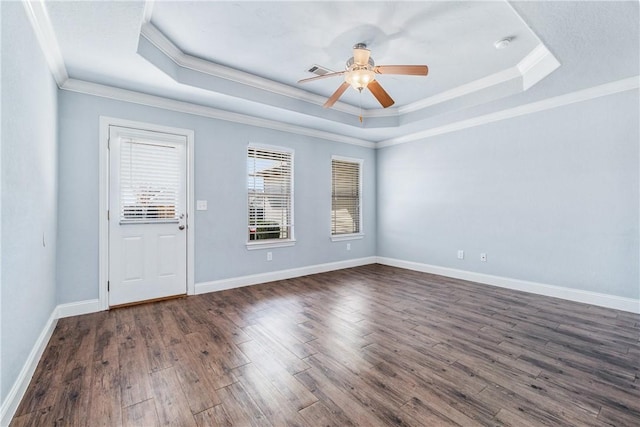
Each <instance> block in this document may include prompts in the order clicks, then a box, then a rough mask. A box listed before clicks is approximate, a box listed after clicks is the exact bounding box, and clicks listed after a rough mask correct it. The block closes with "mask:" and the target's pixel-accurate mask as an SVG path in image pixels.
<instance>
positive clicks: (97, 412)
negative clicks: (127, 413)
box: [88, 312, 122, 427]
mask: <svg viewBox="0 0 640 427" xmlns="http://www.w3.org/2000/svg"><path fill="white" fill-rule="evenodd" d="M104 314H105V316H104V317H103V318H102V319H101V321H99V322H98V323H97V324H96V343H95V348H94V353H93V355H94V357H93V365H92V367H91V369H92V371H91V395H90V400H89V401H90V402H91V404H90V405H89V416H88V419H90V420H96V421H95V425H96V426H104V427H108V426H113V425H118V424H120V422H121V420H122V412H121V397H120V393H121V390H120V361H119V356H118V352H119V350H118V341H117V339H116V336H115V331H116V316H115V314H114V313H113V312H104Z"/></svg>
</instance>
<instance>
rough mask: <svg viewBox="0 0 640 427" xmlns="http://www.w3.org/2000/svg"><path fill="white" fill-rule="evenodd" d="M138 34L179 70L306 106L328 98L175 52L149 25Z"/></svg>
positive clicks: (352, 110) (346, 109) (349, 109)
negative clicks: (270, 93)
mask: <svg viewBox="0 0 640 427" xmlns="http://www.w3.org/2000/svg"><path fill="white" fill-rule="evenodd" d="M140 34H141V35H142V36H143V37H144V38H145V39H147V40H148V41H149V42H150V43H151V44H152V45H154V46H155V47H157V48H158V49H160V51H162V52H163V53H164V54H165V55H167V57H168V58H169V59H171V60H172V61H173V62H174V63H175V64H176V65H178V66H179V67H183V68H187V69H190V70H193V71H197V72H200V73H204V74H208V75H211V76H215V77H220V78H222V79H226V80H230V81H234V82H238V83H241V84H244V85H247V86H251V87H254V88H256V89H262V90H266V91H269V92H272V93H276V94H278V95H283V96H287V97H289V98H293V99H297V100H300V101H305V102H309V103H311V104H316V105H323V104H324V103H325V102H326V100H327V98H326V97H324V96H320V95H316V94H314V93H310V92H307V91H306V90H302V89H298V88H295V87H292V86H289V85H286V84H283V83H278V82H275V81H273V80H269V79H266V78H264V77H259V76H256V75H254V74H250V73H246V72H244V71H240V70H236V69H235V68H230V67H225V66H224V65H220V64H216V63H215V62H212V61H207V60H205V59H201V58H196V57H195V56H191V55H187V54H185V53H184V52H182V50H180V48H178V47H177V46H176V45H175V44H174V43H173V42H172V41H171V40H169V39H168V38H167V37H166V36H165V35H164V34H163V33H162V32H161V31H160V30H159V29H158V28H157V27H155V26H154V25H153V24H152V23H146V24H145V25H143V26H142V29H141V32H140ZM332 108H333V109H334V110H337V111H341V112H343V113H347V114H352V115H355V116H359V115H360V109H359V108H356V107H353V106H351V105H348V104H345V103H343V102H337V103H336V104H334V106H333V107H332Z"/></svg>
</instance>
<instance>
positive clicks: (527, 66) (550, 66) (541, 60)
mask: <svg viewBox="0 0 640 427" xmlns="http://www.w3.org/2000/svg"><path fill="white" fill-rule="evenodd" d="M559 66H560V62H559V61H558V60H557V59H556V57H555V56H553V54H552V53H551V52H550V51H549V49H547V48H546V46H544V45H543V44H542V43H541V44H539V45H538V46H536V48H535V49H533V50H532V51H531V53H529V54H528V55H527V56H525V57H524V58H523V59H522V61H520V62H519V63H518V65H517V68H518V71H519V72H520V74H521V75H522V89H523V90H527V89H529V88H530V87H532V86H533V85H535V84H536V83H538V82H539V81H540V80H542V79H543V78H545V77H547V76H548V75H549V74H551V73H552V72H553V71H555V69H556V68H558V67H559Z"/></svg>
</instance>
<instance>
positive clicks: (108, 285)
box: [107, 280, 111, 292]
mask: <svg viewBox="0 0 640 427" xmlns="http://www.w3.org/2000/svg"><path fill="white" fill-rule="evenodd" d="M109 290H111V284H110V283H109V281H108V280H107V292H109Z"/></svg>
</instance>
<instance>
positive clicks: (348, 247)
mask: <svg viewBox="0 0 640 427" xmlns="http://www.w3.org/2000/svg"><path fill="white" fill-rule="evenodd" d="M347 250H348V251H350V250H351V243H347Z"/></svg>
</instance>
